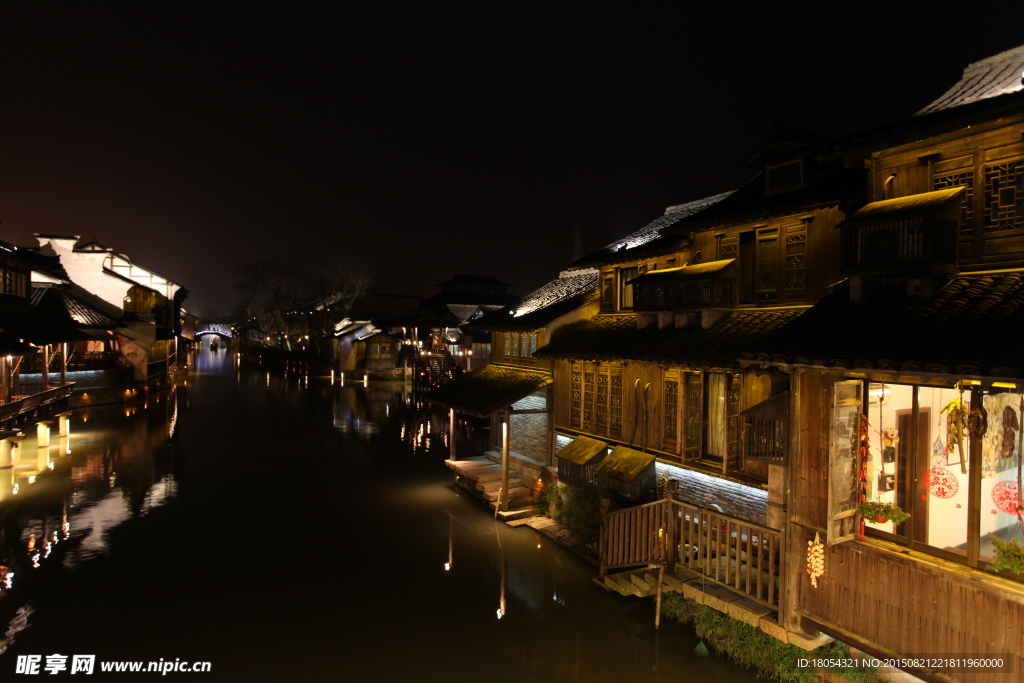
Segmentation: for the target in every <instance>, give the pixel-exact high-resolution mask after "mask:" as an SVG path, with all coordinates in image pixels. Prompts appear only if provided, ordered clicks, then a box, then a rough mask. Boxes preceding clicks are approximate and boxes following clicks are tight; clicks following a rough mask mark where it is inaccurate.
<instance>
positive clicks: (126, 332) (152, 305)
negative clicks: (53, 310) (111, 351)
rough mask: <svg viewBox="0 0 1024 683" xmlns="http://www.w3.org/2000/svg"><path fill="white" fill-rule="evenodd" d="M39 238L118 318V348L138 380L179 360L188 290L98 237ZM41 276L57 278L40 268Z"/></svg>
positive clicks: (71, 278)
mask: <svg viewBox="0 0 1024 683" xmlns="http://www.w3.org/2000/svg"><path fill="white" fill-rule="evenodd" d="M36 238H37V239H38V240H39V248H38V249H37V252H38V253H39V254H41V255H45V256H56V257H57V258H58V259H59V261H60V264H61V266H62V267H63V269H64V272H65V273H66V274H67V278H68V280H69V281H70V283H71V284H73V285H75V286H76V287H78V288H80V289H81V290H84V291H85V292H87V293H88V294H89V295H91V296H92V297H93V298H94V299H95V300H96V301H97V302H98V303H97V305H98V306H99V307H100V308H105V312H106V313H107V314H108V315H110V316H111V317H115V318H116V319H118V320H119V325H118V332H117V334H118V337H119V342H120V343H119V345H118V346H119V351H120V354H121V356H122V358H123V359H124V361H125V362H126V363H127V364H128V365H129V366H131V367H132V368H133V374H134V380H135V381H137V382H145V381H148V380H149V379H150V378H153V377H157V376H159V375H162V374H165V373H166V372H167V370H168V368H170V367H173V366H175V365H176V364H177V356H178V355H179V352H180V351H182V348H180V347H179V344H178V339H179V337H180V334H181V332H182V328H183V326H184V318H183V317H182V315H181V313H182V312H181V304H182V302H183V301H184V300H185V298H186V297H187V296H188V290H186V289H185V288H184V287H182V286H181V285H179V284H178V283H176V282H173V281H171V280H168V279H167V278H164V277H162V276H160V275H158V274H156V273H154V272H153V271H151V270H148V269H146V268H143V267H142V266H140V265H139V264H137V263H135V262H134V261H132V260H131V259H130V258H129V257H128V256H127V255H126V254H124V253H120V252H115V251H114V250H113V249H109V248H107V247H105V246H103V245H102V244H100V243H99V242H97V241H96V240H95V239H94V240H91V241H90V242H87V243H86V244H83V245H79V244H78V241H79V239H80V238H79V237H78V236H77V235H74V236H61V235H36ZM38 282H39V283H40V284H47V283H52V282H55V280H54V279H53V278H52V277H47V275H46V274H45V273H39V275H38Z"/></svg>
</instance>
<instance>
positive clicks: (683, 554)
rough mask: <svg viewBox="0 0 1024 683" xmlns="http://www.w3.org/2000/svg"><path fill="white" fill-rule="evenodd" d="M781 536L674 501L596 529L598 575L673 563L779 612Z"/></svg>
mask: <svg viewBox="0 0 1024 683" xmlns="http://www.w3.org/2000/svg"><path fill="white" fill-rule="evenodd" d="M781 537H782V534H781V532H780V531H778V530H775V529H771V528H769V527H766V526H762V525H760V524H754V523H752V522H747V521H744V520H741V519H737V518H736V517H730V516H729V515H725V514H722V513H720V512H716V511H714V510H709V509H705V508H701V507H698V506H696V505H691V504H689V503H684V502H680V501H676V500H669V499H665V500H659V501H657V502H654V503H648V504H647V505H640V506H638V507H633V508H627V509H625V510H618V511H616V512H612V513H610V514H608V515H606V516H605V518H604V523H603V524H602V527H601V548H600V562H601V575H602V577H603V576H604V573H605V572H606V571H607V570H608V569H613V568H617V567H635V566H638V565H652V564H663V565H666V566H668V567H673V566H674V563H675V562H676V561H678V562H679V564H681V565H683V566H685V567H686V568H687V569H690V570H692V571H695V572H697V573H698V574H701V575H703V577H704V578H705V580H707V581H709V582H712V583H715V584H718V585H720V586H724V587H726V588H729V589H730V590H732V591H734V592H736V593H739V594H741V595H743V596H745V597H747V598H749V599H751V600H753V601H755V602H757V603H760V604H762V605H765V606H767V607H771V608H773V609H777V608H778V606H779V590H778V587H777V583H778V582H779V579H780V576H779V567H780V559H781V555H782V538H781Z"/></svg>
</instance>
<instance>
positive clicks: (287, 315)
mask: <svg viewBox="0 0 1024 683" xmlns="http://www.w3.org/2000/svg"><path fill="white" fill-rule="evenodd" d="M241 276H242V277H241V279H240V280H239V281H238V284H237V285H236V288H237V289H238V291H239V294H240V295H241V296H242V298H243V300H244V301H245V302H246V303H247V304H248V306H247V307H248V308H249V309H250V310H251V311H252V314H253V317H255V318H256V320H257V324H258V325H259V327H260V329H261V330H263V331H264V332H266V333H267V334H269V335H273V336H280V337H283V339H284V347H285V348H286V349H288V350H291V348H292V347H291V340H290V339H289V337H290V336H292V335H294V334H295V330H294V322H295V321H294V315H293V312H294V311H295V310H296V309H297V308H298V306H299V302H300V301H301V296H302V292H301V291H300V288H299V284H298V280H299V279H300V277H299V275H298V270H297V269H296V264H295V262H294V261H293V260H291V259H285V258H270V259H264V260H263V261H253V262H251V263H246V264H244V265H243V266H242V268H241Z"/></svg>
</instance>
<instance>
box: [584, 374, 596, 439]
mask: <svg viewBox="0 0 1024 683" xmlns="http://www.w3.org/2000/svg"><path fill="white" fill-rule="evenodd" d="M594 374H595V373H594V371H593V370H585V371H584V372H583V428H584V429H588V430H591V431H593V429H594Z"/></svg>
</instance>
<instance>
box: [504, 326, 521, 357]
mask: <svg viewBox="0 0 1024 683" xmlns="http://www.w3.org/2000/svg"><path fill="white" fill-rule="evenodd" d="M516 336H517V335H515V334H513V333H511V332H506V333H505V357H506V358H515V357H516V356H518V355H519V340H517V339H516Z"/></svg>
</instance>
